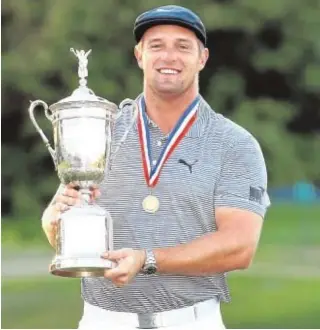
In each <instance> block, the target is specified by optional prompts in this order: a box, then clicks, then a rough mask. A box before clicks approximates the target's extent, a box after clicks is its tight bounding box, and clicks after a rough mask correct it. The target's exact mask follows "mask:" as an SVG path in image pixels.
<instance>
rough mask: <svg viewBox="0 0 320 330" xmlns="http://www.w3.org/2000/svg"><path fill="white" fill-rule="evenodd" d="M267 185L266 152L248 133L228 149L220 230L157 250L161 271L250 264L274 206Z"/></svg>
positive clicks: (218, 198) (218, 197)
mask: <svg viewBox="0 0 320 330" xmlns="http://www.w3.org/2000/svg"><path fill="white" fill-rule="evenodd" d="M266 190H267V171H266V166H265V162H264V157H263V154H262V151H261V149H260V146H259V144H258V143H257V141H256V140H255V139H254V138H253V137H252V136H251V135H245V136H244V137H242V138H239V139H238V140H237V141H236V142H235V143H234V144H233V145H231V146H230V148H229V150H227V152H226V156H225V159H224V162H223V166H222V171H221V177H220V180H219V182H218V183H217V187H216V194H215V197H214V198H215V216H216V224H217V228H218V230H217V231H216V232H214V233H210V234H207V235H205V236H202V237H200V238H198V239H196V240H194V241H192V242H190V243H188V244H184V245H179V246H176V247H172V248H171V247H170V248H164V249H156V250H155V255H156V259H157V263H158V264H159V272H161V273H175V274H185V275H199V276H201V275H206V274H213V273H217V272H227V271H232V270H236V269H244V268H247V267H248V266H249V265H250V263H251V261H252V259H253V257H254V254H255V251H256V248H257V245H258V242H259V237H260V233H261V229H262V223H263V216H264V214H265V212H266V209H267V207H268V206H269V198H268V195H267V193H266Z"/></svg>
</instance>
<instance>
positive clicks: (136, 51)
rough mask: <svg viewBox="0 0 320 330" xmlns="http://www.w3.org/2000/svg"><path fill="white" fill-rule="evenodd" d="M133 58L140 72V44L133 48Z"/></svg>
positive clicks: (141, 67)
mask: <svg viewBox="0 0 320 330" xmlns="http://www.w3.org/2000/svg"><path fill="white" fill-rule="evenodd" d="M134 56H135V58H136V60H137V63H138V65H139V68H140V69H141V70H142V69H143V66H142V51H141V44H138V45H136V46H135V47H134Z"/></svg>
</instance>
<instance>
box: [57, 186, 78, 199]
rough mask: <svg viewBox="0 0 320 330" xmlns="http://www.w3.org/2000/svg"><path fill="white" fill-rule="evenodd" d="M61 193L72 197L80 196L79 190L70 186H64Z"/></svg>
mask: <svg viewBox="0 0 320 330" xmlns="http://www.w3.org/2000/svg"><path fill="white" fill-rule="evenodd" d="M62 195H64V196H68V197H74V198H79V197H80V196H81V194H80V192H79V191H78V190H76V189H71V188H66V189H65V190H64V191H63V193H62Z"/></svg>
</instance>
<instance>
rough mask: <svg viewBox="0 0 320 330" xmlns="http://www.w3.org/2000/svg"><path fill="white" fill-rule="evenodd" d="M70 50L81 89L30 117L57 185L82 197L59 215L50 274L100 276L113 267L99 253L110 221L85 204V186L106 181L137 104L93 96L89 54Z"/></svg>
mask: <svg viewBox="0 0 320 330" xmlns="http://www.w3.org/2000/svg"><path fill="white" fill-rule="evenodd" d="M71 51H72V52H73V53H74V54H75V55H76V57H77V58H78V60H79V69H78V75H79V78H80V86H79V87H78V88H77V89H76V90H75V91H74V92H73V93H72V95H71V96H69V97H67V98H65V99H63V100H61V101H59V102H57V103H55V104H53V105H51V106H50V107H48V105H47V104H46V103H45V102H43V101H41V100H36V101H34V102H32V103H31V105H30V107H29V115H30V118H31V121H32V123H33V125H34V126H35V128H36V129H37V131H38V132H39V134H40V136H41V138H42V140H43V141H44V143H45V144H46V146H47V148H48V150H49V152H50V154H51V156H52V158H53V161H54V164H55V168H56V171H57V172H58V177H59V179H60V181H61V183H62V184H64V185H67V184H69V183H73V184H76V185H77V186H78V187H79V191H80V192H81V196H82V198H81V205H77V206H73V207H71V208H70V209H69V210H68V211H66V212H64V213H62V214H61V217H60V219H59V222H58V228H57V237H56V255H55V257H54V259H53V261H52V263H51V265H50V272H51V273H52V274H54V275H58V276H65V277H100V276H103V273H104V270H105V269H108V268H112V267H113V266H114V265H113V262H111V261H109V260H105V259H102V258H101V253H102V252H105V251H110V250H112V249H113V221H112V218H111V216H110V214H109V212H108V211H106V210H104V209H102V208H101V207H99V206H98V205H97V204H95V203H93V202H90V188H91V187H92V186H98V185H99V184H100V183H101V182H102V181H103V180H104V179H105V177H106V175H107V172H108V170H109V169H110V166H111V162H113V160H114V155H115V154H116V153H117V151H118V150H119V148H120V147H121V145H122V144H123V143H124V142H125V140H126V137H127V135H128V133H129V131H130V129H131V128H132V127H133V124H134V122H135V120H136V118H137V114H138V106H137V103H136V102H135V101H133V100H130V99H125V100H124V101H123V102H121V104H120V106H119V107H118V106H117V105H116V104H114V103H111V102H109V101H107V100H106V99H103V98H101V97H98V96H96V95H95V94H94V93H93V92H92V90H90V89H89V88H88V87H87V80H86V77H87V76H88V69H87V65H88V55H89V54H90V53H91V50H89V51H88V52H85V51H83V50H80V51H78V50H74V49H73V48H71ZM37 106H42V107H43V108H44V111H45V115H46V117H47V118H48V119H49V120H50V121H51V123H52V125H53V136H54V149H53V148H52V147H51V146H50V143H49V141H48V139H47V137H46V136H45V134H44V133H43V131H42V130H41V128H40V127H39V125H38V123H37V122H36V119H35V116H34V109H35V108H36V107H37ZM118 120H120V121H121V123H122V124H123V123H125V124H124V129H123V133H122V131H121V134H120V135H121V137H118V139H117V141H114V129H115V127H117V122H118ZM122 126H123V125H122ZM122 126H121V127H122Z"/></svg>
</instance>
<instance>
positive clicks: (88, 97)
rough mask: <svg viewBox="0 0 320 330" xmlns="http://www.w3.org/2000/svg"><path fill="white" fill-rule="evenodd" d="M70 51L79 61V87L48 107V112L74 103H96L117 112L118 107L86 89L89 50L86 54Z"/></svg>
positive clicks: (71, 49) (82, 51) (81, 51)
mask: <svg viewBox="0 0 320 330" xmlns="http://www.w3.org/2000/svg"><path fill="white" fill-rule="evenodd" d="M70 51H71V52H73V53H74V54H75V55H76V57H77V58H78V60H79V67H78V76H79V78H80V80H79V85H80V86H79V87H78V88H77V89H75V90H74V91H73V93H72V94H71V95H70V96H68V97H66V98H64V99H62V100H60V101H59V102H56V103H54V104H52V105H51V106H50V110H53V111H54V110H57V109H58V108H68V107H70V106H72V105H73V104H74V103H78V102H81V103H86V102H88V103H91V102H95V103H97V104H96V105H97V106H102V107H108V109H110V108H112V109H114V111H117V109H118V107H117V105H116V104H114V103H112V102H110V101H108V100H106V99H104V98H102V97H99V96H96V95H95V93H94V92H93V91H92V90H91V89H89V88H88V86H87V79H86V77H88V69H87V66H88V56H89V54H90V53H91V49H90V50H89V51H87V52H85V51H84V50H80V51H79V50H74V49H73V48H70Z"/></svg>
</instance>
